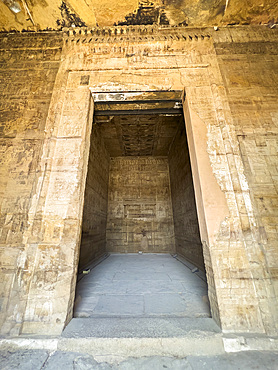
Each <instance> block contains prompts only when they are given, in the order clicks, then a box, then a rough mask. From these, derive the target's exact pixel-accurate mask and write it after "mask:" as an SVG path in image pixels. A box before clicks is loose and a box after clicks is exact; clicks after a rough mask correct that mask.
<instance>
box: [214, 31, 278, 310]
mask: <svg viewBox="0 0 278 370" xmlns="http://www.w3.org/2000/svg"><path fill="white" fill-rule="evenodd" d="M275 35H276V33H275V32H272V36H273V37H272V38H269V37H267V34H266V33H265V34H264V33H263V32H261V33H259V32H258V34H257V37H256V38H251V37H250V36H249V35H248V34H244V33H243V32H237V33H236V32H232V33H231V34H227V33H226V36H225V38H223V37H222V35H220V37H219V40H218V42H217V43H215V50H216V54H217V60H218V63H219V67H220V71H221V75H222V78H223V86H224V88H225V90H226V93H227V98H228V102H229V107H230V110H231V114H232V117H233V124H234V130H235V133H236V136H237V139H238V142H239V146H240V155H241V158H242V160H243V165H244V174H245V176H246V179H247V182H248V187H249V189H250V193H251V200H252V205H251V204H249V205H248V207H247V208H244V207H243V206H242V205H243V204H244V199H243V198H242V197H241V196H240V194H239V193H238V189H236V197H237V199H238V212H239V213H240V214H241V220H242V221H241V222H242V228H243V231H244V233H245V235H246V236H247V240H246V243H247V245H248V250H249V252H248V253H250V254H251V250H252V246H253V245H254V240H256V241H257V242H258V243H259V245H260V249H261V256H260V260H259V261H258V263H259V264H260V267H259V269H258V270H257V271H254V269H253V268H251V274H252V275H253V276H254V278H255V279H256V280H257V281H259V286H258V295H259V296H260V299H262V301H265V302H266V301H268V305H269V307H270V310H272V311H273V315H274V316H275V308H274V307H275V305H277V297H278V227H277V225H278V182H277V181H278V155H277V154H278V137H277V133H278V89H277V85H278V39H277V36H275ZM231 40H233V42H231ZM247 41H248V43H247ZM264 41H266V42H264ZM254 225H256V227H257V229H256V230H254ZM250 230H252V232H250ZM254 263H255V262H254ZM237 265H238V266H241V268H244V265H243V264H242V260H241V261H240V260H239V259H237ZM265 286H266V289H267V291H268V297H266V295H265V294H262V291H263V289H264V287H265ZM238 288H239V289H240V284H239V286H238Z"/></svg>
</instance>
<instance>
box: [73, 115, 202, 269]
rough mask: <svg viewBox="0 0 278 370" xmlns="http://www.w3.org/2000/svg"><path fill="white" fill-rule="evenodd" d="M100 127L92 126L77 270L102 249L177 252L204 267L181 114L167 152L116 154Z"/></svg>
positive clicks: (102, 252) (91, 260) (88, 263)
mask: <svg viewBox="0 0 278 370" xmlns="http://www.w3.org/2000/svg"><path fill="white" fill-rule="evenodd" d="M173 119H176V118H175V117H174V118H173ZM104 125H109V123H104ZM102 132H103V130H102V128H101V126H100V125H99V124H95V125H93V130H92V135H91V149H90V156H89V165H88V174H87V181H86V191H85V201H84V211H83V223H82V239H81V246H80V261H79V269H82V268H85V267H87V266H89V265H90V264H91V263H92V262H93V261H94V260H96V259H98V258H99V257H101V256H102V255H104V254H105V253H107V252H108V253H109V252H116V253H137V252H139V251H142V252H143V253H178V254H179V255H181V256H183V257H184V258H185V259H186V260H188V261H189V262H191V263H192V264H194V265H195V266H198V267H199V268H200V269H202V270H204V260H203V253H202V245H201V241H200V234H199V227H198V219H197V213H196V206H195V198H194V188H193V183H192V174H191V167H190V159H189V154H188V148H187V139H186V133H185V129H184V121H183V119H180V124H178V125H177V130H176V131H175V134H174V135H173V137H172V138H171V142H170V145H169V147H167V155H166V156H165V155H164V156H161V155H151V156H150V155H134V156H131V155H116V156H115V155H114V154H115V150H110V148H109V141H108V140H107V137H103V135H102ZM111 152H112V153H111ZM119 153H120V152H118V154H119ZM111 154H112V155H111ZM121 154H124V153H121ZM136 154H138V153H136ZM160 154H161V153H160Z"/></svg>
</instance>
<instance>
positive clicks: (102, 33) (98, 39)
mask: <svg viewBox="0 0 278 370" xmlns="http://www.w3.org/2000/svg"><path fill="white" fill-rule="evenodd" d="M63 32H64V39H65V42H66V43H72V42H73V43H77V44H78V43H80V44H84V43H91V42H93V43H114V42H121V41H122V42H152V41H183V42H184V41H189V42H190V41H202V40H209V39H211V38H212V35H211V33H210V32H209V31H208V30H207V29H205V28H203V29H202V28H191V29H189V28H185V27H158V26H116V27H103V28H99V27H95V28H85V27H84V28H83V27H81V28H64V29H63Z"/></svg>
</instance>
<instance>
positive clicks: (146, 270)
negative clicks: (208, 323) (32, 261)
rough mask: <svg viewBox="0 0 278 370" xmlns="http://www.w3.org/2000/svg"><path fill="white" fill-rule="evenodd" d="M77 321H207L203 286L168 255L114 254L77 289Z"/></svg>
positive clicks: (193, 275) (192, 274)
mask: <svg viewBox="0 0 278 370" xmlns="http://www.w3.org/2000/svg"><path fill="white" fill-rule="evenodd" d="M74 316H75V317H118V316H120V317H129V316H132V317H162V316H167V317H210V309H209V303H208V298H207V284H206V282H205V281H204V280H202V279H201V278H200V277H199V276H198V275H197V274H195V273H192V272H191V269H190V268H188V267H186V266H185V265H184V264H182V263H181V262H180V261H178V260H177V259H175V258H173V257H172V256H171V255H169V254H142V255H140V254H112V255H110V256H109V257H108V258H107V259H105V260H104V261H103V262H102V263H100V264H99V265H98V266H96V267H95V268H94V269H92V270H91V272H90V273H89V274H88V275H85V276H84V277H83V278H82V279H81V280H80V281H79V283H78V285H77V294H76V304H75V312H74Z"/></svg>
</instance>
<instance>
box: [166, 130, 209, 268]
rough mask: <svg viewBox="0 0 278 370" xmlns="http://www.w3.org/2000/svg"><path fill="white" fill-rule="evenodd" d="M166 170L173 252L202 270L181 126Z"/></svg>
mask: <svg viewBox="0 0 278 370" xmlns="http://www.w3.org/2000/svg"><path fill="white" fill-rule="evenodd" d="M169 171H170V184H171V197H172V204H173V217H174V228H175V242H176V252H177V253H178V254H181V255H182V256H183V257H184V258H185V259H186V260H188V261H189V262H191V263H193V264H194V265H195V266H198V267H199V268H200V269H202V270H204V257H203V251H202V244H201V240H200V232H199V225H198V219H197V211H196V205H195V194H194V188H193V183H192V173H191V166H190V159H189V153H188V147H187V140H186V136H185V130H184V127H181V128H180V129H179V131H178V133H177V135H176V137H175V139H174V141H173V143H172V146H171V149H170V152H169Z"/></svg>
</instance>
